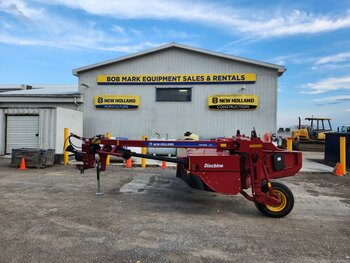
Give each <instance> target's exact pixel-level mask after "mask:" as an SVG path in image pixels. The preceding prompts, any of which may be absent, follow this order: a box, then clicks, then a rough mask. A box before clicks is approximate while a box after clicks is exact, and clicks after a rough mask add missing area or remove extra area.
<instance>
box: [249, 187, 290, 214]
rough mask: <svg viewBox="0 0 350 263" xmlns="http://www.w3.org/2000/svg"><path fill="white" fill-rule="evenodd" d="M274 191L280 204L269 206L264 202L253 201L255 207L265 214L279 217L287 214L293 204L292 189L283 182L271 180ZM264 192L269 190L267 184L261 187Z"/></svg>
mask: <svg viewBox="0 0 350 263" xmlns="http://www.w3.org/2000/svg"><path fill="white" fill-rule="evenodd" d="M271 185H272V188H273V191H274V193H275V194H276V195H277V196H278V198H279V199H280V200H281V204H279V205H277V206H269V205H265V204H260V203H255V206H256V208H257V209H258V210H259V211H260V212H261V213H263V214H264V215H266V216H269V217H274V218H281V217H285V216H286V215H288V214H289V213H290V212H291V211H292V209H293V206H294V196H293V193H292V191H291V190H290V189H289V188H288V187H287V186H285V185H284V184H281V183H277V182H271ZM261 189H262V191H263V192H264V193H267V192H268V191H269V189H268V186H267V184H264V185H262V187H261Z"/></svg>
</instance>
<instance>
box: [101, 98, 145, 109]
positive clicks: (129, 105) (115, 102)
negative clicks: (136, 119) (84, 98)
mask: <svg viewBox="0 0 350 263" xmlns="http://www.w3.org/2000/svg"><path fill="white" fill-rule="evenodd" d="M94 105H95V108H96V109H120V110H130V109H138V108H139V107H140V97H139V96H134V95H97V96H95V97H94Z"/></svg>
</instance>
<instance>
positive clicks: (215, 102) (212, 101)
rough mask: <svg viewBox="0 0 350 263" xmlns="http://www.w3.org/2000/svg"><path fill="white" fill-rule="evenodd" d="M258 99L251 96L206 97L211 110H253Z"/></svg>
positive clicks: (257, 103)
mask: <svg viewBox="0 0 350 263" xmlns="http://www.w3.org/2000/svg"><path fill="white" fill-rule="evenodd" d="M258 105H259V98H258V96H257V95H252V94H244V95H241V94H230V95H214V96H209V97H208V108H209V109H211V110H255V109H256V108H257V107H258Z"/></svg>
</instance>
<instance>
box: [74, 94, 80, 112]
mask: <svg viewBox="0 0 350 263" xmlns="http://www.w3.org/2000/svg"><path fill="white" fill-rule="evenodd" d="M74 104H75V106H76V107H77V110H79V103H78V102H77V97H75V96H74Z"/></svg>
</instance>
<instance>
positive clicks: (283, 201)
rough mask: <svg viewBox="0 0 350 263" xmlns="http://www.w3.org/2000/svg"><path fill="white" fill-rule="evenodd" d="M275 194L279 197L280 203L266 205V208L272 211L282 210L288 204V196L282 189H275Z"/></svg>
mask: <svg viewBox="0 0 350 263" xmlns="http://www.w3.org/2000/svg"><path fill="white" fill-rule="evenodd" d="M273 194H274V196H275V197H277V198H278V200H279V201H280V203H279V204H278V205H266V208H267V209H269V210H270V211H272V212H281V211H282V210H283V209H284V208H285V207H286V205H287V197H286V195H285V194H284V193H283V192H282V191H280V190H273Z"/></svg>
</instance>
